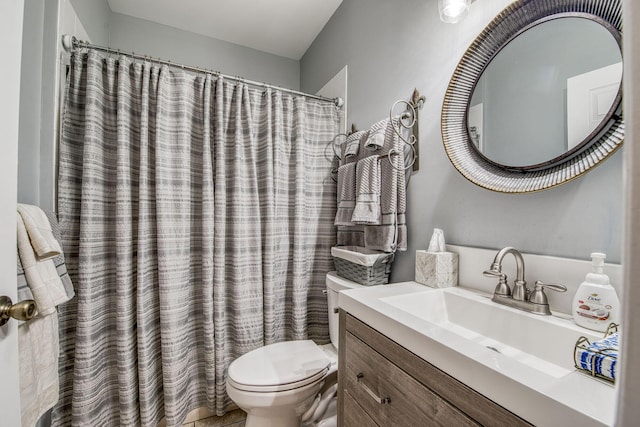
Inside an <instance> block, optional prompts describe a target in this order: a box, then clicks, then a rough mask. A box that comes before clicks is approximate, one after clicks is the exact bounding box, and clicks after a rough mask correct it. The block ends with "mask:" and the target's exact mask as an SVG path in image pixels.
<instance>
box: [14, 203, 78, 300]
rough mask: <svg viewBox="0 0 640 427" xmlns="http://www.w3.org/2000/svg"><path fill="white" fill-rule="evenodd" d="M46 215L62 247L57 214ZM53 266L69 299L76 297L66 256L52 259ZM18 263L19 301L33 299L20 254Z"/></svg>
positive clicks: (48, 213) (62, 255) (61, 255)
mask: <svg viewBox="0 0 640 427" xmlns="http://www.w3.org/2000/svg"><path fill="white" fill-rule="evenodd" d="M45 215H47V219H48V220H49V224H51V232H52V233H53V237H55V239H56V240H57V241H58V244H60V247H62V235H61V233H60V225H59V224H58V218H57V217H56V214H55V212H53V211H46V212H45ZM52 260H53V264H54V265H55V267H56V270H57V272H58V276H59V277H60V280H61V281H62V285H63V286H64V290H65V292H66V293H67V297H69V299H71V298H73V297H74V296H75V291H74V289H73V283H72V282H71V277H70V276H69V273H68V271H67V265H66V261H65V259H64V254H63V253H61V254H60V255H58V256H56V257H54V258H52ZM16 263H17V275H18V301H22V300H25V299H33V293H32V292H31V289H30V288H29V285H28V284H27V278H26V277H25V274H24V268H23V267H22V262H20V254H18V256H17V257H16Z"/></svg>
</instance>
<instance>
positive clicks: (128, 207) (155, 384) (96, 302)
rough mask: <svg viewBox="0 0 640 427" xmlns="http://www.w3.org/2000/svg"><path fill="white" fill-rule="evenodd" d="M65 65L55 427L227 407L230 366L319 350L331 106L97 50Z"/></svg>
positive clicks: (323, 332) (327, 259)
mask: <svg viewBox="0 0 640 427" xmlns="http://www.w3.org/2000/svg"><path fill="white" fill-rule="evenodd" d="M71 62H72V63H71V68H70V71H69V76H68V83H67V85H68V86H67V92H66V93H67V95H66V101H65V109H64V116H63V126H62V137H61V143H60V152H59V178H58V211H59V220H60V225H61V228H62V230H63V245H64V250H65V253H66V256H67V264H68V267H69V272H70V274H71V275H72V278H73V281H74V284H75V286H76V294H77V298H76V299H74V301H73V302H72V303H70V304H67V305H65V306H64V307H62V309H61V313H60V315H61V319H60V329H61V338H60V341H61V360H60V375H61V386H60V402H59V403H58V405H57V406H56V407H55V409H54V413H53V425H76V426H114V425H122V426H139V425H142V426H155V425H156V424H157V423H158V422H159V421H160V420H161V419H162V417H164V416H166V422H167V425H168V426H173V425H178V424H179V423H180V422H181V421H182V420H183V419H184V417H185V416H186V414H187V413H188V412H189V411H190V410H192V409H194V408H197V407H201V406H206V407H208V408H209V409H210V410H212V411H215V412H216V413H218V414H219V415H222V414H223V413H224V412H225V411H226V410H227V408H228V407H229V405H230V403H231V402H230V400H229V398H228V397H227V395H226V392H225V378H226V372H227V367H228V365H229V363H230V362H231V361H232V360H233V359H234V358H236V357H238V356H239V355H241V354H243V353H245V352H247V351H249V350H252V349H254V348H257V347H260V346H262V345H265V344H270V343H274V342H279V341H283V340H292V339H314V340H316V341H318V342H327V341H328V330H327V314H326V297H325V296H323V293H322V290H323V289H324V275H325V273H326V272H327V271H328V270H330V269H331V267H332V261H331V256H330V248H331V246H332V245H334V244H335V229H334V227H333V216H334V215H335V203H336V202H335V199H336V197H335V183H334V182H333V181H332V180H331V176H330V171H331V168H332V163H331V162H332V150H331V141H332V139H333V137H334V136H335V135H336V133H337V132H338V120H339V119H338V111H337V109H336V107H335V106H334V105H333V104H330V103H327V102H323V101H315V100H311V99H306V98H304V97H300V96H293V95H287V94H284V93H282V92H280V91H277V90H273V91H272V90H269V89H266V90H258V89H253V88H249V87H248V86H247V85H245V84H242V83H235V82H231V81H228V80H225V79H223V78H217V77H216V76H212V75H209V74H206V75H205V74H200V75H192V74H189V73H186V72H184V71H183V70H180V69H176V68H169V67H167V66H162V67H160V66H156V65H151V64H149V63H144V62H135V61H134V60H132V59H130V58H128V57H126V56H120V57H119V58H111V57H109V56H106V55H102V54H100V53H98V52H96V51H94V50H89V51H88V52H87V53H82V54H80V53H77V54H75V55H74V56H73V57H72V60H71Z"/></svg>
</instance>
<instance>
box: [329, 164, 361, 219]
mask: <svg viewBox="0 0 640 427" xmlns="http://www.w3.org/2000/svg"><path fill="white" fill-rule="evenodd" d="M355 205H356V163H353V162H352V163H347V164H345V165H342V166H340V167H339V168H338V210H337V212H336V219H335V221H334V224H335V225H354V224H353V222H351V217H352V216H353V208H354V207H355Z"/></svg>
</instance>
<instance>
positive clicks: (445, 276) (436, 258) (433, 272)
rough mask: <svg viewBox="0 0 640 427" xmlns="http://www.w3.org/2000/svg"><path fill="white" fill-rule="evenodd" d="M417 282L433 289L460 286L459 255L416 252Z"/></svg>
mask: <svg viewBox="0 0 640 427" xmlns="http://www.w3.org/2000/svg"><path fill="white" fill-rule="evenodd" d="M415 281H416V282H418V283H422V284H423V285H427V286H431V287H433V288H449V287H451V286H458V254H456V253H453V252H427V251H416V275H415Z"/></svg>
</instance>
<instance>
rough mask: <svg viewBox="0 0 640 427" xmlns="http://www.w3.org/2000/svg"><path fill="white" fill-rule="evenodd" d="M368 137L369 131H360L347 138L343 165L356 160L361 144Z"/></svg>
mask: <svg viewBox="0 0 640 427" xmlns="http://www.w3.org/2000/svg"><path fill="white" fill-rule="evenodd" d="M366 135H367V131H364V130H360V131H358V132H353V133H352V134H350V135H349V136H347V140H346V141H345V142H344V152H343V153H342V159H343V163H347V162H351V161H353V160H354V159H355V157H356V156H357V155H358V152H359V151H360V142H361V141H362V140H363V139H364V138H366Z"/></svg>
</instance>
